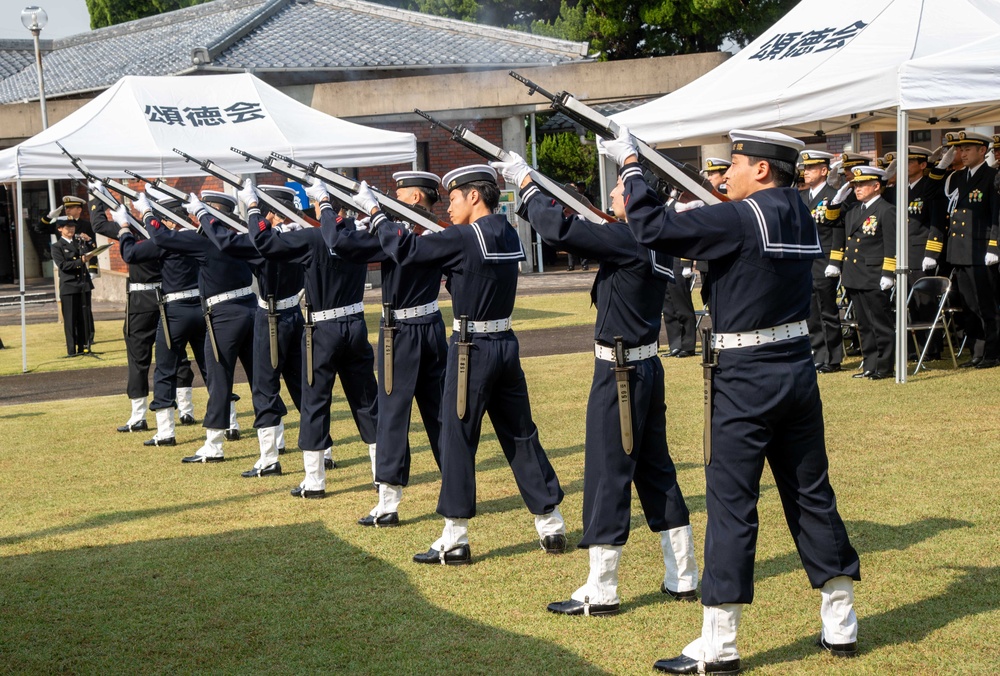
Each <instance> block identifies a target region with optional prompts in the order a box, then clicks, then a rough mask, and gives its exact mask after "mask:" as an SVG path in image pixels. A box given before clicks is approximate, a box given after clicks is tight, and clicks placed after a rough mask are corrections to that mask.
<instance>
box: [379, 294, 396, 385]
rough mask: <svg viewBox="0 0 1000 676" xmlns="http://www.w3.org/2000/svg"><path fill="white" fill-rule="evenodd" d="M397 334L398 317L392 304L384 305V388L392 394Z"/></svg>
mask: <svg viewBox="0 0 1000 676" xmlns="http://www.w3.org/2000/svg"><path fill="white" fill-rule="evenodd" d="M395 333H396V316H395V315H394V314H393V311H392V303H382V387H383V388H384V389H385V393H386V394H392V374H393V341H394V334H395Z"/></svg>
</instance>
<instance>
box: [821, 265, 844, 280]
mask: <svg viewBox="0 0 1000 676" xmlns="http://www.w3.org/2000/svg"><path fill="white" fill-rule="evenodd" d="M823 274H824V275H826V276H827V277H840V268H838V267H837V266H836V265H827V266H826V270H824V271H823Z"/></svg>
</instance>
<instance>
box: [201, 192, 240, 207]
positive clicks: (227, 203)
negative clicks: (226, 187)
mask: <svg viewBox="0 0 1000 676" xmlns="http://www.w3.org/2000/svg"><path fill="white" fill-rule="evenodd" d="M201 201H202V202H211V203H212V204H219V205H222V206H224V207H227V208H228V209H229V210H230V211H232V210H233V209H235V208H236V198H235V197H233V196H232V195H227V194H226V193H224V192H220V191H218V190H202V191H201Z"/></svg>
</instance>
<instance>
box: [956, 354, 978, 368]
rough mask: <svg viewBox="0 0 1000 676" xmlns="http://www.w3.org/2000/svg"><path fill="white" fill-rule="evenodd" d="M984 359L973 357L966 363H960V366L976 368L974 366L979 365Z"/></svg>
mask: <svg viewBox="0 0 1000 676" xmlns="http://www.w3.org/2000/svg"><path fill="white" fill-rule="evenodd" d="M982 361H983V358H982V357H973V358H972V359H970V360H969V361H967V362H965V363H964V364H959V365H958V368H960V369H971V368H974V367H976V366H978V365H979V363H980V362H982Z"/></svg>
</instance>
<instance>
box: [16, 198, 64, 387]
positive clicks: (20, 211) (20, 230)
mask: <svg viewBox="0 0 1000 676" xmlns="http://www.w3.org/2000/svg"><path fill="white" fill-rule="evenodd" d="M24 235H25V232H24V191H23V190H22V187H21V181H20V180H19V181H18V182H17V258H18V263H17V275H18V283H19V284H20V291H21V373H27V372H28V321H27V315H26V312H25V309H24ZM57 286H58V285H57Z"/></svg>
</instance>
